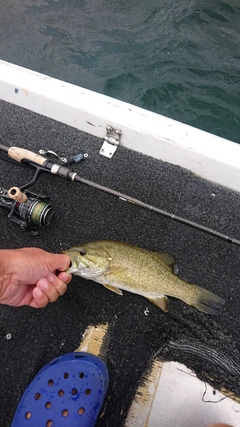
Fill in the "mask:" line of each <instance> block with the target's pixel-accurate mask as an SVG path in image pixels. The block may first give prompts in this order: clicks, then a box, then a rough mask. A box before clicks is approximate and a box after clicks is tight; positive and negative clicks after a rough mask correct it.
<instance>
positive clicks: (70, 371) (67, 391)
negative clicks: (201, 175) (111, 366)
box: [11, 352, 108, 427]
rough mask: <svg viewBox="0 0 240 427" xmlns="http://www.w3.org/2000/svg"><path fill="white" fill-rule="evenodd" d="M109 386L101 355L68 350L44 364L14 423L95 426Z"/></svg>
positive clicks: (18, 425) (29, 426) (34, 426)
mask: <svg viewBox="0 0 240 427" xmlns="http://www.w3.org/2000/svg"><path fill="white" fill-rule="evenodd" d="M107 387H108V371H107V368H106V366H105V364H104V363H103V362H102V360H100V359H99V358H98V357H96V356H93V355H91V354H88V353H83V352H79V353H77V352H76V353H68V354H65V355H63V356H60V357H57V358H56V359H54V360H53V361H52V362H50V363H48V364H47V365H46V366H44V367H43V368H42V369H41V370H40V371H39V372H38V374H37V375H36V376H35V377H34V379H33V381H32V382H31V383H30V385H29V386H28V387H27V389H26V390H25V392H24V394H23V396H22V398H21V400H20V403H19V405H18V408H17V410H16V412H15V416H14V419H13V422H12V426H11V427H67V426H68V427H69V426H71V427H80V426H81V427H93V426H94V425H95V423H96V421H97V418H98V415H99V412H100V409H101V407H102V404H103V401H104V398H105V395H106V392H107Z"/></svg>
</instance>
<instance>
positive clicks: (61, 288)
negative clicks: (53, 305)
mask: <svg viewBox="0 0 240 427" xmlns="http://www.w3.org/2000/svg"><path fill="white" fill-rule="evenodd" d="M62 274H64V273H62ZM63 277H64V279H65V280H67V281H68V280H69V277H68V275H66V276H65V274H64V276H63ZM46 280H47V281H48V282H49V283H50V285H52V286H53V287H54V289H55V290H56V291H57V293H58V294H59V295H63V294H64V292H66V290H67V284H66V283H65V281H63V280H62V279H61V278H59V277H58V276H56V275H55V274H53V273H50V274H49V275H48V276H47V277H46ZM50 287H51V286H50ZM50 287H49V288H50Z"/></svg>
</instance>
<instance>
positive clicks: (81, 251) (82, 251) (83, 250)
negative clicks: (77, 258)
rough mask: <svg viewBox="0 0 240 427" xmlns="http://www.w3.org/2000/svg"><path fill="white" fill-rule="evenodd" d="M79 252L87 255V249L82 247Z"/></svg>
mask: <svg viewBox="0 0 240 427" xmlns="http://www.w3.org/2000/svg"><path fill="white" fill-rule="evenodd" d="M79 253H80V255H86V253H87V251H85V249H80V251H79Z"/></svg>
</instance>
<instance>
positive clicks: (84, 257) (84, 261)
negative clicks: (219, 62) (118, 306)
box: [63, 240, 225, 314]
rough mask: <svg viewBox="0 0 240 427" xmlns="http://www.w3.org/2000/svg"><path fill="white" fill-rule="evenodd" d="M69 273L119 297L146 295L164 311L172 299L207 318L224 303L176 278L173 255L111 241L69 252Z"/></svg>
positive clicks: (211, 294)
mask: <svg viewBox="0 0 240 427" xmlns="http://www.w3.org/2000/svg"><path fill="white" fill-rule="evenodd" d="M63 253H65V254H67V255H68V256H69V257H70V259H71V266H70V267H69V268H68V269H67V272H68V273H71V274H76V275H79V276H81V277H84V278H85V279H90V280H94V281H95V282H97V283H100V284H102V285H104V286H105V287H106V288H108V289H110V290H111V291H113V292H116V293H117V294H120V295H121V294H122V292H121V290H124V291H128V292H132V293H135V294H138V295H142V296H143V297H145V298H147V299H148V300H149V301H151V302H152V303H153V304H155V305H156V306H158V307H159V308H160V309H161V310H163V311H168V298H167V296H171V297H174V298H178V299H180V300H182V301H184V302H185V303H186V304H188V305H190V306H193V307H195V308H197V309H198V310H199V311H201V312H203V313H207V314H217V311H218V309H219V308H221V306H222V305H223V304H224V302H225V301H224V299H223V298H221V297H219V296H217V295H215V294H214V293H212V292H210V291H208V290H206V289H203V288H201V287H200V286H197V285H193V284H190V283H188V282H186V281H184V280H182V279H180V278H179V277H178V276H176V275H175V274H173V272H172V268H173V265H174V259H173V257H172V256H171V255H169V254H163V253H157V252H151V251H148V250H146V249H142V248H139V247H136V246H133V245H131V244H128V243H121V242H116V241H110V240H98V241H95V242H89V243H84V244H82V245H79V246H74V247H72V248H69V249H67V250H65V251H63Z"/></svg>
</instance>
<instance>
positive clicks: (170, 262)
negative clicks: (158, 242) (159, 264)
mask: <svg viewBox="0 0 240 427" xmlns="http://www.w3.org/2000/svg"><path fill="white" fill-rule="evenodd" d="M153 253H154V255H155V256H157V257H158V258H159V259H160V260H161V261H163V262H164V264H166V268H167V270H169V271H172V272H173V269H174V265H175V259H174V257H173V256H172V255H171V254H167V253H161V252H153Z"/></svg>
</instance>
